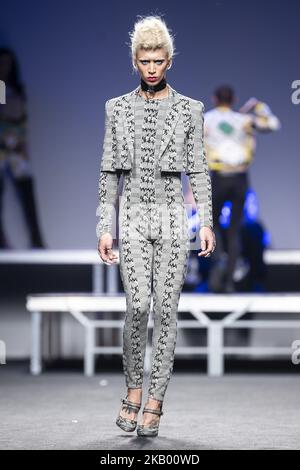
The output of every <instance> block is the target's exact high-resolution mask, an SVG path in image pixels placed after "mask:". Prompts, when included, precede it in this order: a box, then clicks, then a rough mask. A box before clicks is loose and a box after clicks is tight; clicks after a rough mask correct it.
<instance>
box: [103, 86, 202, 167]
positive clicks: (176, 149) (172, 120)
mask: <svg viewBox="0 0 300 470" xmlns="http://www.w3.org/2000/svg"><path fill="white" fill-rule="evenodd" d="M168 86H169V89H170V90H169V91H170V93H171V95H170V100H169V105H168V106H169V107H168V109H167V113H166V118H165V121H164V129H163V133H162V139H161V144H160V148H159V151H158V155H156V158H155V159H156V161H157V162H158V167H159V169H160V170H161V171H176V172H182V171H183V172H185V173H186V174H190V173H196V172H204V173H206V174H208V165H207V161H206V155H205V148H204V142H203V124H204V104H203V103H202V101H197V100H195V99H193V98H189V97H187V96H184V95H182V94H180V93H178V92H177V91H176V90H174V89H173V88H172V87H170V85H168ZM139 88H140V87H139V86H138V87H137V88H135V89H134V90H133V91H131V92H129V93H126V94H125V95H121V96H118V97H116V98H111V99H110V100H108V101H106V103H105V133H104V143H103V155H102V160H101V171H102V170H104V171H117V170H130V169H131V167H132V161H133V154H134V106H133V104H134V98H135V94H136V93H137V91H138V90H139Z"/></svg>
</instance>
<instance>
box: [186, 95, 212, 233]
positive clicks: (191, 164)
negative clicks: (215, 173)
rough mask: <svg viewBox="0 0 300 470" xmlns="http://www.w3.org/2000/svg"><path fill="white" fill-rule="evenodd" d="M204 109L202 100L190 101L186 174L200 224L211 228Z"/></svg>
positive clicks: (210, 195)
mask: <svg viewBox="0 0 300 470" xmlns="http://www.w3.org/2000/svg"><path fill="white" fill-rule="evenodd" d="M204 111H205V107H204V104H203V103H202V101H194V102H192V103H191V116H192V121H191V125H190V128H189V130H188V134H187V146H186V174H187V175H188V177H189V181H190V184H191V188H192V192H193V196H194V199H195V202H196V206H197V211H198V216H199V219H200V226H201V227H203V226H209V227H210V228H211V229H213V215H212V189H211V178H210V175H209V171H208V164H207V159H206V152H205V146H204Z"/></svg>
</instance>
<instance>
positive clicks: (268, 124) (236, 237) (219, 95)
mask: <svg viewBox="0 0 300 470" xmlns="http://www.w3.org/2000/svg"><path fill="white" fill-rule="evenodd" d="M235 100H236V99H235V93H234V90H233V89H232V88H231V87H230V86H228V85H222V86H220V87H218V88H217V89H216V90H215V92H214V96H213V101H214V104H215V107H214V108H213V109H211V110H209V111H207V112H206V113H205V115H204V140H205V150H206V156H207V162H208V166H209V169H210V173H211V182H212V206H213V225H214V227H215V230H216V237H217V244H216V250H215V253H214V255H213V256H212V259H211V262H212V269H211V272H210V281H209V286H210V289H211V290H212V291H213V292H228V293H230V292H234V291H235V284H234V280H233V273H234V268H235V265H236V261H237V258H238V255H239V253H240V227H241V222H242V218H243V208H244V203H245V198H246V191H247V189H248V187H249V175H248V168H249V165H250V164H251V162H252V160H253V156H254V152H255V148H256V139H255V132H256V131H258V132H271V131H276V130H278V129H280V127H281V124H280V122H279V119H278V118H277V117H276V116H275V115H274V114H273V113H272V111H271V109H270V107H269V106H268V105H267V104H266V103H264V102H262V101H259V100H258V99H256V98H250V99H249V100H248V101H247V102H246V103H245V104H244V105H243V106H242V107H241V108H240V110H239V111H234V110H233V109H232V106H233V104H234V103H235ZM226 201H230V203H231V211H230V223H229V226H228V227H227V228H226V230H224V229H222V227H221V223H220V216H221V212H222V208H223V206H224V203H225V202H226Z"/></svg>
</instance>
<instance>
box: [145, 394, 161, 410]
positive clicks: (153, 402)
mask: <svg viewBox="0 0 300 470" xmlns="http://www.w3.org/2000/svg"><path fill="white" fill-rule="evenodd" d="M161 407H162V401H161V400H157V399H155V398H151V397H148V400H147V403H146V408H153V409H155V410H160V409H161Z"/></svg>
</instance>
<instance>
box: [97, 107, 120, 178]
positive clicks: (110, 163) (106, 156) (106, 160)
mask: <svg viewBox="0 0 300 470" xmlns="http://www.w3.org/2000/svg"><path fill="white" fill-rule="evenodd" d="M112 111H113V101H112V100H108V101H106V103H105V125H104V139H103V153H102V159H101V170H105V171H116V166H117V165H116V163H117V155H116V151H117V144H116V127H115V123H114V119H113V112H112Z"/></svg>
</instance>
